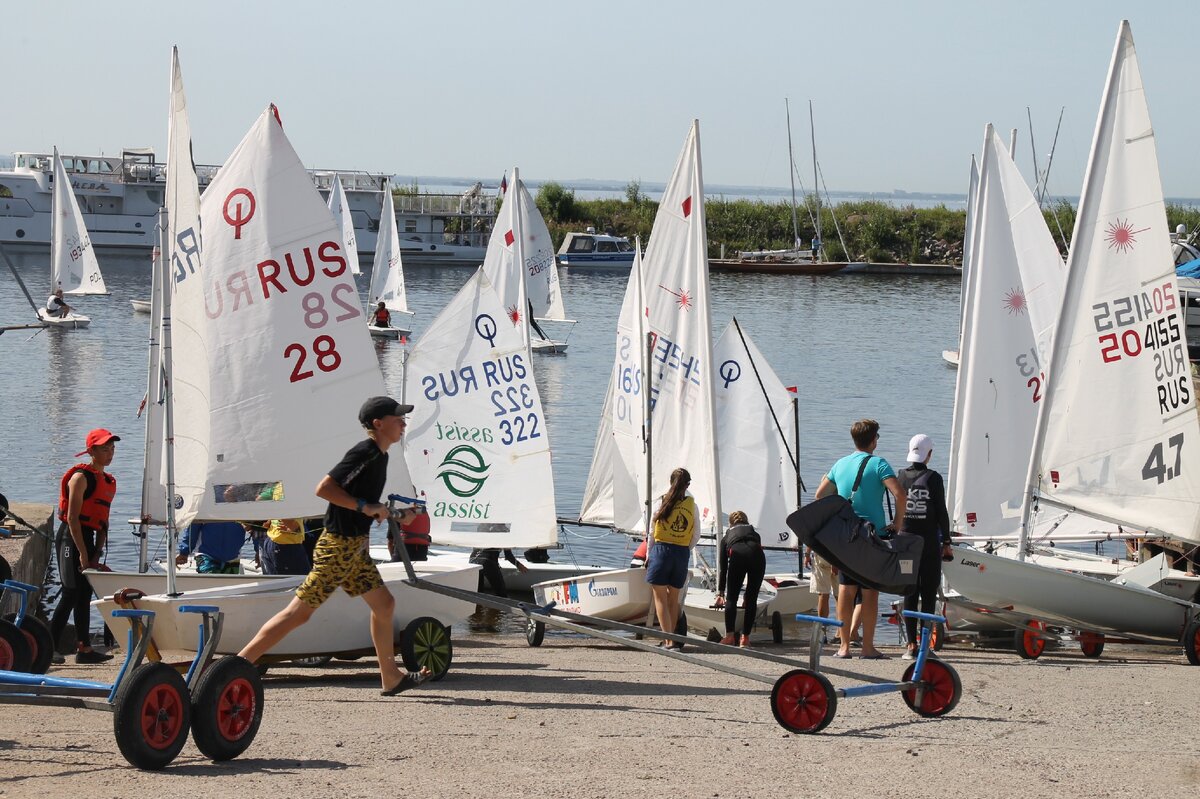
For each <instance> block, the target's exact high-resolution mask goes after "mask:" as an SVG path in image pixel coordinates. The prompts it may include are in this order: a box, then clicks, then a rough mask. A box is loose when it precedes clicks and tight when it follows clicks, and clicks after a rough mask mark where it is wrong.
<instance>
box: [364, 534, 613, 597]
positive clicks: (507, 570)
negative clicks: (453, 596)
mask: <svg viewBox="0 0 1200 799" xmlns="http://www.w3.org/2000/svg"><path fill="white" fill-rule="evenodd" d="M371 557H372V558H374V559H375V560H377V561H381V562H384V563H386V562H388V561H389V560H390V557H391V556H390V555H389V553H388V551H387V546H386V545H384V544H377V545H375V546H373V547H371ZM470 557H471V553H470V552H469V551H467V550H463V549H446V548H445V547H430V548H429V560H428V561H417V562H414V563H413V566H415V567H416V568H418V569H420V568H422V567H423V564H424V563H434V564H438V565H441V564H455V563H457V564H462V565H463V566H466V565H468V564H470ZM521 562H522V563H523V564H524V565H525V571H520V570H519V569H518V568H517V567H516V566H514V565H512V564H511V563H509V562H508V561H506V560H504V559H503V558H501V559H500V573H501V574H503V575H504V586H505V587H506V588H507V589H508V590H509V591H516V592H520V593H523V594H530V593H533V586H534V584H536V583H544V582H560V581H563V580H573V579H575V578H576V577H587V576H589V575H592V574H596V573H597V572H602V571H607V567H606V566H580V565H578V564H575V563H550V562H547V563H536V562H534V561H531V560H525V559H522V561H521Z"/></svg>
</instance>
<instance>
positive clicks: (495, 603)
mask: <svg viewBox="0 0 1200 799" xmlns="http://www.w3.org/2000/svg"><path fill="white" fill-rule="evenodd" d="M388 501H389V502H388V504H389V510H390V511H391V514H390V515H389V521H388V524H389V526H390V527H391V528H392V529H391V533H392V535H393V536H399V534H400V533H399V529H398V526H397V522H396V518H397V512H398V511H399V510H400V509H399V508H398V507H397V502H400V501H408V500H407V498H405V497H400V496H398V495H395V494H392V495H389V496H388ZM397 540H399V539H398V537H397ZM397 553H398V554H399V555H400V556H401V559H402V560H403V562H404V568H405V571H406V572H407V573H408V580H407V582H408V584H409V585H412V586H413V587H415V588H420V589H422V590H426V591H432V592H434V593H438V594H442V595H444V596H449V597H454V598H456V599H461V600H464V601H467V602H474V603H476V604H478V605H482V606H484V607H488V608H492V609H494V610H500V611H507V612H511V613H514V614H519V615H523V616H524V617H525V620H526V635H525V638H526V642H527V643H528V644H529V645H530V646H540V645H541V644H542V642H543V640H544V636H545V631H546V628H547V627H554V628H556V629H560V630H566V631H568V632H574V633H579V634H580V635H585V636H589V637H591V638H598V639H601V640H604V641H609V642H611V643H614V644H618V645H620V646H623V647H629V648H632V649H638V650H641V651H643V652H649V653H650V654H653V655H661V656H665V657H669V658H673V659H675V660H679V661H682V662H684V663H690V664H692V665H695V666H700V667H703V668H708V669H713V670H715V671H720V672H724V673H725V674H730V675H733V676H735V677H742V678H744V679H747V680H752V681H754V682H760V683H765V684H767V685H771V686H772V689H771V711H772V713H773V714H774V716H775V720H776V721H778V722H779V724H780V725H781V726H782V727H784V728H785V729H787V730H788V731H789V732H794V733H815V732H820V731H821V730H823V729H824V728H825V727H826V726H827V725H828V724H829V722H830V721H832V720H833V717H834V715H835V714H836V713H837V705H838V699H839V698H841V699H850V698H853V697H859V696H873V695H875V694H884V693H892V692H898V693H900V695H901V696H902V698H903V699H904V702H905V704H906V705H908V707H909V708H910V709H911V710H913V711H914V712H915V713H917V714H918V715H920V716H923V717H929V718H932V717H936V716H942V715H945V714H946V713H949V712H950V711H951V710H953V709H954V708H955V706H956V705H957V704H958V701H959V699H960V698H961V697H962V682H961V681H960V679H959V677H958V673H957V672H956V671H955V670H954V668H953V667H951V666H950V665H949V664H948V663H945V662H943V661H942V660H940V659H938V658H936V657H935V656H934V655H932V654H931V652H930V648H931V645H932V637H933V635H932V631H933V629H934V625H937V624H942V625H944V624H945V621H946V620H945V618H944V617H943V616H937V615H934V614H931V613H918V612H916V611H904V614H905V616H907V617H910V618H914V619H918V620H920V621H921V623H922V625H921V643H920V646H919V648H918V650H917V656H916V659H915V660H914V661H913V662H912V663H911V664H909V665H908V667H907V668H906V669H905V670H904V673H903V675H902V677H901V679H900V680H899V681H894V680H887V679H884V678H880V677H876V676H874V675H870V674H860V673H858V672H854V671H850V670H848V669H843V668H836V667H828V666H824V667H823V666H822V665H821V638H822V631H823V627H825V626H833V627H841V622H840V621H838V620H836V619H827V618H824V617H821V616H809V615H807V614H797V615H796V620H797V621H802V622H810V623H812V632H811V636H810V640H809V656H808V659H807V661H800V660H797V659H795V658H789V657H785V656H783V655H777V654H774V653H771V652H763V651H760V650H755V649H744V648H740V647H734V646H726V645H723V644H720V643H717V642H713V641H708V640H705V639H700V638H692V637H689V636H687V635H686V634H682V633H680V632H674V633H666V632H663V631H662V630H654V629H650V628H648V627H642V626H639V625H636V624H628V623H625V622H618V621H610V620H608V619H597V618H595V617H593V616H585V615H583V614H579V613H572V612H569V611H565V610H560V609H558V608H556V607H555V606H554V603H550V604H549V605H546V606H544V607H543V606H539V605H536V604H533V603H530V602H521V601H519V600H514V599H508V598H504V597H497V596H492V595H490V594H483V593H480V592H477V591H466V590H463V589H458V588H451V587H449V586H444V585H438V584H436V583H433V582H430V581H428V580H423V579H421V577H419V576H418V575H417V573H416V570H415V569H414V568H413V565H412V562H411V561H410V560H409V558H408V553H407V551H406V550H405V549H404V548H402V547H398V548H397ZM425 632H426V633H428V634H427V635H426V637H425V638H423V639H422V640H419V641H417V642H415V646H414V654H415V658H416V664H415V665H417V666H418V667H421V666H424V667H428V668H429V669H430V670H431V671H433V672H434V673H435V674H439V675H442V674H445V672H446V671H447V670H448V669H449V667H450V659H451V657H452V656H451V654H450V653H451V650H450V640H449V639H450V631H449V630H448V629H446V628H445V627H441V628H440V629H433V628H432V627H430V628H429V629H427V630H425ZM685 632H686V631H685ZM621 633H626V634H632V635H633V636H634V637H633V638H629V637H627V636H626V635H622V634H621ZM648 637H652V638H656V639H664V640H669V641H673V642H676V643H679V644H686V645H688V646H694V647H696V648H697V649H698V650H700V651H701V652H704V653H708V654H732V655H741V656H742V657H745V658H751V659H754V660H758V661H761V662H765V663H775V664H779V665H782V666H786V667H788V671H787V672H785V673H784V674H783V676H781V677H774V676H771V675H768V674H761V673H759V672H755V671H749V670H747V669H744V668H740V667H738V666H733V665H730V664H727V663H719V662H715V661H713V660H710V659H706V658H703V657H698V656H696V655H688V654H684V653H682V652H680V651H678V650H672V649H667V648H665V647H661V646H658V645H656V644H651V643H647V642H646V641H644V640H640V639H644V638H648ZM413 665H414V664H410V663H406V666H407V667H408V668H412V667H413ZM826 675H832V676H835V677H845V678H848V679H852V680H856V681H858V682H860V683H865V684H863V685H853V686H849V687H845V688H835V687H834V686H833V684H832V683H831V682H830V680H829V677H828V676H826Z"/></svg>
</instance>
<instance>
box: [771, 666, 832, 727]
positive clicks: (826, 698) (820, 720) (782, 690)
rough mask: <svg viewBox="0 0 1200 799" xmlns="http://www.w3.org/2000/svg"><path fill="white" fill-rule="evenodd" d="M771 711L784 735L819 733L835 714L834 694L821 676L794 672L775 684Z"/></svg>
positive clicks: (798, 671)
mask: <svg viewBox="0 0 1200 799" xmlns="http://www.w3.org/2000/svg"><path fill="white" fill-rule="evenodd" d="M771 712H772V713H774V714H775V720H776V721H778V722H779V724H780V726H781V727H783V728H784V729H785V730H787V731H788V732H799V733H812V732H820V731H821V730H823V729H825V727H827V726H828V725H829V722H831V721H833V716H834V714H835V713H837V693H836V692H835V691H834V690H833V685H832V684H831V683H830V682H829V680H828V679H827V678H826V677H825V675H823V674H818V673H817V672H814V671H809V670H807V669H794V670H793V671H789V672H788V673H787V674H785V675H783V676H782V677H780V678H779V679H778V680H776V681H775V687H774V688H772V689H771Z"/></svg>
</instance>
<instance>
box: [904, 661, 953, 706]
mask: <svg viewBox="0 0 1200 799" xmlns="http://www.w3.org/2000/svg"><path fill="white" fill-rule="evenodd" d="M916 668H917V664H916V663H911V664H909V666H908V668H907V669H905V670H904V677H903V678H902V680H903V681H904V682H910V681H911V680H912V676H913V672H914V671H915V670H916ZM900 695H901V696H903V697H904V704H906V705H908V706H909V708H911V709H912V710H913V711H914V712H915V713H916V714H917V715H918V716H924V717H926V718H933V717H935V716H944V715H946V714H947V713H949V712H950V711H951V710H954V708H955V706H956V705H957V704H958V700H959V699H961V698H962V680H960V679H959V678H958V672H957V671H955V670H954V668H953V667H952V666H950V665H949V664H947V663H946V662H945V661H941V660H927V661H925V668H924V669H923V670H922V672H921V681H920V683H919V684H918V685H917V686H916V687H914V688H909V689H908V690H906V691H901V692H900Z"/></svg>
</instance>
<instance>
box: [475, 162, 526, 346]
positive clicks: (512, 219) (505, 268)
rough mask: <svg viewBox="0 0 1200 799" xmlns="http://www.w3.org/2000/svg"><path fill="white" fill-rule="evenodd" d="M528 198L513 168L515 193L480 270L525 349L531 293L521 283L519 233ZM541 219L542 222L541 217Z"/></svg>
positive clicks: (497, 224)
mask: <svg viewBox="0 0 1200 799" xmlns="http://www.w3.org/2000/svg"><path fill="white" fill-rule="evenodd" d="M528 197H529V195H528V193H526V192H524V191H522V190H521V176H520V173H519V171H518V170H517V168H516V167H513V180H512V190H511V191H509V192H508V194H507V195H506V196H505V198H504V204H503V205H501V206H500V213H499V214H497V216H496V222H495V224H493V225H492V235H491V236H490V237H489V238H488V246H487V252H486V253H485V254H484V256H483V266H482V267H480V268H481V269H482V270H483V273H484V274H485V275H487V277H488V282H489V283H491V284H492V286H493V287H494V288H495V291H496V296H498V297H499V298H500V303H501V305H502V306H503V307H504V315H505V317H506V318H507V319H508V322H509V325H510V326H511V327H513V328H514V329H516V330H518V331H520V334H521V340H522V341H524V342H525V343H526V346H528V344H529V306H528V302H527V299H528V292H527V291H526V287H525V281H524V280H522V270H521V268H520V267H519V266H518V265H517V263H518V260H517V246H518V242H517V240H516V236H517V235H518V234H517V232H516V231H517V230H518V229H520V230H524V226H523V223H524V222H525V220H526V219H527V218H528V214H527V213H526V212H525V211H523V210H522V206H523V205H524V204H525V202H526V200H527V198H528ZM530 202H532V201H531V200H530ZM535 213H536V211H535ZM538 218H539V219H540V218H541V217H540V215H539V217H538ZM521 248H522V251H524V249H525V244H524V242H521Z"/></svg>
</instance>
